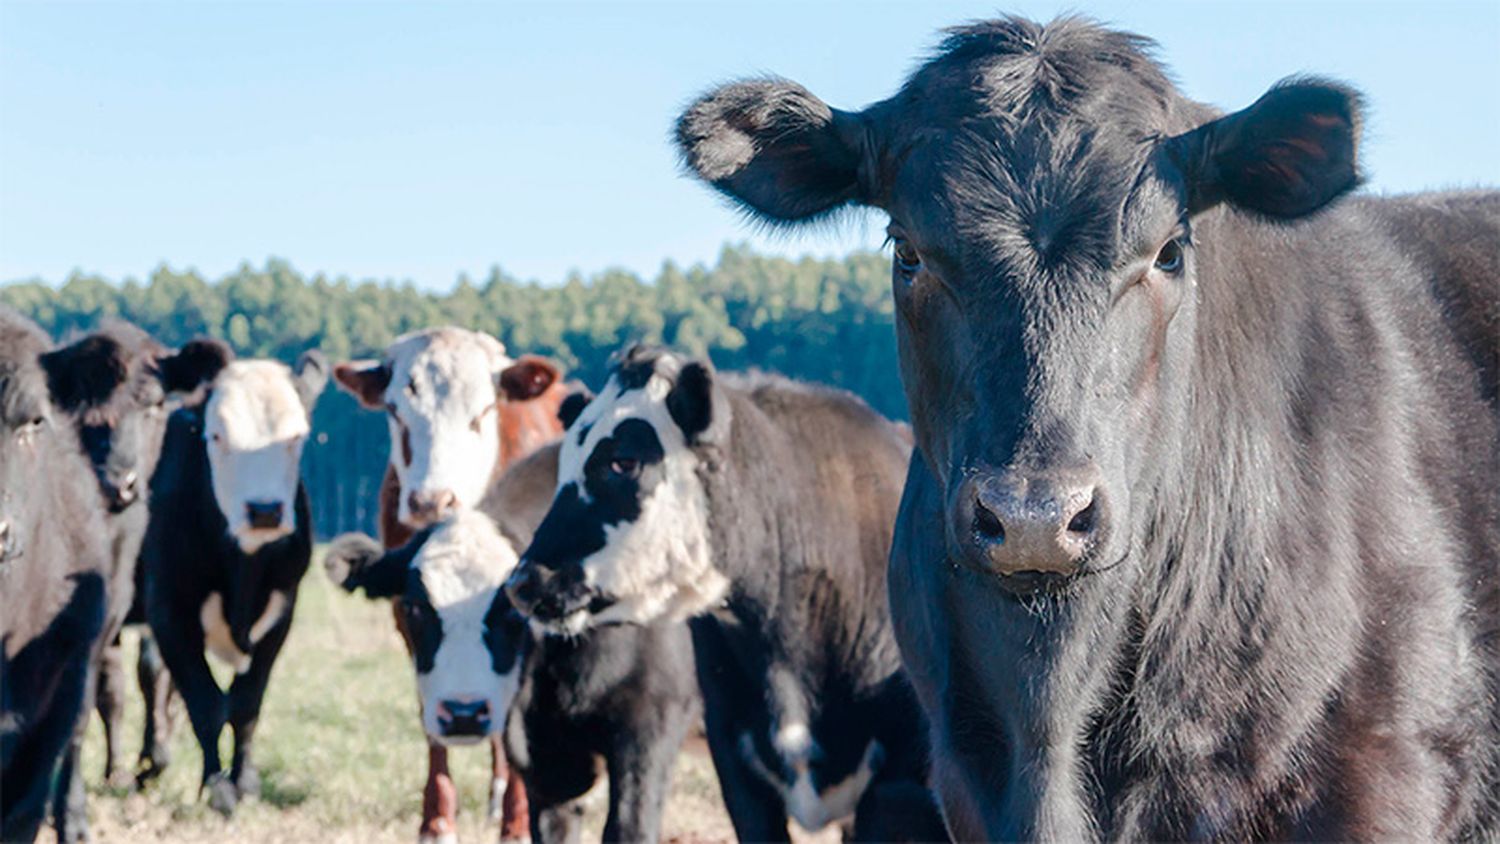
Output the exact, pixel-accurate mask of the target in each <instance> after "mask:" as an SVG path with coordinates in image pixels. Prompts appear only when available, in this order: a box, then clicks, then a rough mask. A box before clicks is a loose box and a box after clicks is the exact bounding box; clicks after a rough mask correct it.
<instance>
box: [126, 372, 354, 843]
mask: <svg viewBox="0 0 1500 844" xmlns="http://www.w3.org/2000/svg"><path fill="white" fill-rule="evenodd" d="M221 364H222V361H219V362H215V361H213V360H206V361H205V362H204V367H205V370H206V371H204V372H202V373H201V375H202V376H203V377H204V378H205V379H206V380H212V388H211V389H210V390H209V391H208V393H207V395H206V396H205V397H203V398H202V399H201V400H200V401H197V402H194V403H191V404H188V405H185V406H184V407H182V408H180V409H179V410H177V411H175V412H173V413H172V415H171V417H170V418H169V419H168V421H167V433H166V437H165V440H164V443H163V446H162V456H161V462H160V464H159V466H158V467H157V470H156V474H155V475H154V476H153V478H152V480H151V501H150V503H151V519H150V523H149V525H148V526H147V529H146V538H145V542H144V544H143V546H142V548H141V565H142V566H144V567H145V571H146V576H145V608H146V617H147V620H148V622H149V623H150V625H151V631H152V633H153V635H154V636H155V638H156V641H157V643H158V646H159V647H160V649H161V656H162V658H163V661H164V662H165V664H166V667H167V670H168V671H170V672H171V675H172V681H173V683H175V684H176V686H177V689H178V690H179V692H180V693H181V694H182V699H183V702H184V703H185V704H186V706H187V711H188V718H189V720H190V721H191V723H192V727H193V733H194V735H195V736H196V738H197V740H198V745H199V748H200V749H201V750H202V751H203V778H202V783H203V787H204V788H205V789H206V790H208V792H209V802H210V805H211V806H213V807H214V808H215V809H217V810H219V811H221V812H223V813H225V814H228V813H230V812H232V811H233V809H234V807H235V805H236V804H237V803H238V801H239V800H240V799H241V798H243V797H245V796H246V795H252V794H255V793H257V792H258V790H259V787H260V779H259V774H258V772H257V771H256V769H255V766H254V764H253V762H252V760H251V751H252V745H253V740H254V736H255V728H256V722H257V720H258V718H259V715H260V706H261V701H262V698H263V697H264V695H265V691H266V684H267V681H268V680H269V678H270V672H271V666H272V664H273V663H274V662H275V660H276V657H277V655H278V654H279V653H280V651H281V647H282V645H283V644H284V643H285V642H286V637H287V633H288V632H289V631H290V630H291V620H292V615H293V612H294V609H295V607H296V601H297V590H298V586H299V585H300V583H301V579H302V575H303V573H304V572H305V571H306V570H307V565H308V561H309V559H310V558H311V555H312V530H313V526H312V514H311V512H310V510H309V507H308V500H307V491H306V490H305V489H304V488H303V487H302V484H301V483H300V481H298V480H297V479H296V477H295V472H296V468H295V467H296V462H297V459H298V457H299V456H300V454H301V443H302V441H303V438H304V437H305V431H306V422H307V418H308V415H309V414H311V412H312V405H313V402H314V401H315V400H316V398H317V396H318V394H319V393H320V392H321V390H322V388H323V385H324V384H325V383H326V381H327V375H326V373H327V364H326V362H325V361H324V359H323V357H322V356H321V355H320V354H318V353H317V352H308V353H305V354H304V355H303V356H302V358H301V359H300V360H299V362H298V365H297V367H296V370H295V371H288V370H287V368H286V367H285V366H282V365H280V364H274V363H270V362H267V361H239V362H235V363H231V364H229V365H227V366H223V367H222V369H218V371H217V372H214V371H213V370H215V369H216V368H217V367H218V366H220V365H221ZM295 428H300V430H301V431H303V433H302V434H299V435H295V436H291V437H290V438H287V433H286V432H288V431H289V430H292V429H295ZM252 436H253V437H265V436H270V437H274V438H276V439H272V440H270V441H269V442H261V441H259V440H256V441H255V442H254V443H253V448H252V446H251V445H249V444H248V443H250V438H251V437H252ZM211 449H219V450H220V456H218V457H217V458H216V457H215V456H214V455H213V454H211ZM241 449H249V450H250V453H253V454H255V455H256V457H257V459H255V460H250V461H247V460H245V459H244V458H243V454H242V453H241V451H240V450H241ZM216 460H217V462H215V461H216ZM271 461H278V462H281V463H284V464H285V465H286V466H289V467H291V469H290V471H291V473H292V477H291V478H290V482H288V479H287V477H285V474H286V473H285V471H281V470H278V471H276V472H272V473H269V474H270V475H272V476H273V478H272V482H267V481H266V480H265V479H263V478H257V477H255V476H254V475H253V474H250V473H253V472H255V471H259V470H260V469H261V468H262V467H263V465H264V464H265V463H267V462H271ZM222 466H228V467H231V468H232V469H234V470H235V471H236V476H235V477H234V478H231V479H228V480H227V481H226V479H225V478H222V477H216V476H215V475H216V471H219V468H218V467H222ZM247 474H248V475H249V476H248V477H247ZM226 483H228V484H229V487H228V488H226ZM283 484H284V485H285V492H284V493H280V494H285V495H286V497H287V499H290V500H289V501H288V500H260V499H257V498H254V497H250V498H244V497H243V496H242V495H241V493H242V492H243V490H245V489H249V490H252V491H253V492H255V493H259V492H263V491H265V490H268V489H277V490H279V489H280V488H281V485H283ZM225 502H231V503H233V504H234V505H235V506H241V507H243V508H244V509H245V510H247V511H248V516H246V515H245V514H243V513H235V514H234V518H235V520H236V521H237V522H238V523H239V528H238V529H231V526H230V525H231V521H230V519H229V518H227V517H226V513H225V512H224V509H223V508H224V506H225ZM209 652H212V653H213V654H214V655H215V656H216V657H217V658H219V659H220V660H222V661H224V662H225V663H227V664H229V665H230V666H231V667H232V668H233V669H234V670H235V676H234V680H233V681H232V682H231V684H230V687H229V690H228V692H227V693H226V692H225V691H223V690H222V689H220V687H219V685H218V683H217V682H216V681H215V679H214V677H213V674H212V673H211V672H210V670H209V666H208V662H207V656H208V653H209ZM226 721H227V723H228V724H229V726H230V728H231V729H232V730H233V732H234V753H233V758H232V762H231V766H230V771H229V774H228V776H226V775H225V774H224V773H223V771H222V768H221V763H220V758H219V752H218V746H219V734H220V732H222V730H223V728H224V725H225V723H226Z"/></svg>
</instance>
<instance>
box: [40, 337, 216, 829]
mask: <svg viewBox="0 0 1500 844" xmlns="http://www.w3.org/2000/svg"><path fill="white" fill-rule="evenodd" d="M205 349H206V350H213V351H215V352H217V353H218V356H219V357H221V358H222V359H225V360H227V359H228V358H229V357H231V354H230V352H229V350H228V347H227V346H224V345H223V344H222V343H220V342H218V341H215V340H195V341H193V342H192V343H190V344H189V345H188V346H186V347H184V349H183V351H182V352H180V353H177V352H169V351H168V350H167V349H166V348H165V347H163V346H162V345H161V344H160V343H157V342H156V341H155V340H153V339H152V338H151V336H150V335H148V334H147V333H146V332H144V331H142V330H140V329H139V328H137V327H135V326H134V325H131V324H129V323H126V322H120V321H118V320H108V321H105V322H104V323H103V324H101V325H100V327H99V328H98V329H97V330H96V331H94V332H92V333H90V334H88V335H85V336H83V337H81V338H79V339H77V340H75V341H73V342H71V343H68V344H67V345H64V346H62V347H60V348H57V349H54V350H52V351H50V352H47V353H46V354H44V355H42V356H41V364H42V368H43V369H45V370H46V372H47V383H48V387H49V389H50V392H51V394H52V398H53V402H54V403H55V404H56V405H57V406H58V408H59V409H60V410H61V411H62V412H63V414H64V415H65V418H66V419H67V421H68V422H69V423H70V424H71V425H72V426H73V428H74V430H75V432H76V433H77V436H78V441H79V444H80V445H81V446H82V447H83V453H84V455H85V456H86V457H87V458H88V460H89V464H90V466H91V467H92V468H93V471H94V476H95V478H96V479H97V480H98V484H99V492H100V495H101V496H102V497H103V500H104V506H105V508H106V510H107V512H108V515H107V516H106V519H105V524H106V528H107V530H108V532H109V535H108V542H109V548H110V555H111V568H110V574H109V584H108V595H109V606H108V608H107V611H106V613H105V619H104V631H103V634H102V635H101V636H100V638H99V654H98V655H97V656H96V657H95V672H96V673H95V676H94V677H93V678H91V683H90V686H91V688H92V690H93V694H94V698H95V700H94V701H93V703H94V704H95V705H96V706H97V708H98V710H99V715H100V718H101V719H102V721H103V722H104V735H105V754H104V773H105V777H106V779H114V778H115V777H116V775H117V773H118V772H117V771H116V763H117V759H118V755H119V747H118V740H119V727H120V723H119V719H120V716H121V715H122V713H123V704H124V698H123V695H124V687H125V672H124V666H123V665H122V663H121V655H120V640H119V635H120V628H121V626H122V625H123V624H124V622H125V619H126V616H127V615H128V614H129V613H130V611H131V609H132V607H133V606H134V604H135V603H136V594H135V593H136V589H135V587H136V580H137V566H136V559H137V557H138V556H139V554H140V548H141V540H142V539H143V538H144V537H145V534H146V517H147V507H146V503H145V500H144V499H145V498H146V485H147V483H148V482H149V480H150V478H151V475H152V473H153V472H154V471H155V470H156V462H157V460H158V458H159V457H160V456H161V443H162V436H163V435H164V434H165V432H166V421H167V412H168V407H167V399H168V394H169V390H171V391H191V390H194V389H196V388H197V387H198V382H194V381H192V380H190V379H183V380H179V381H173V380H169V379H168V378H167V373H170V372H181V371H183V370H184V369H185V367H184V361H186V360H188V359H190V358H191V357H192V356H194V355H197V354H200V353H201V350H205ZM149 649H150V646H147V648H146V649H145V651H146V652H149ZM142 665H143V667H144V668H145V669H147V670H146V671H143V672H142V673H141V676H142V677H143V679H144V682H143V686H142V691H143V692H144V693H145V695H146V701H147V703H148V705H149V704H151V703H154V702H156V701H161V702H162V703H163V704H165V695H163V694H161V693H160V692H159V691H157V687H158V686H160V685H161V684H163V683H165V682H168V681H167V680H166V678H165V676H164V675H163V676H160V677H157V676H153V675H151V674H150V673H148V672H149V668H150V662H149V660H143V662H142ZM147 719H148V724H150V725H152V726H153V727H156V726H158V725H160V724H161V723H162V721H163V720H164V713H162V712H160V711H155V710H152V709H150V708H148V714H147ZM88 720H89V718H88V712H87V707H86V709H85V712H84V714H83V717H81V718H80V719H79V724H78V731H77V733H76V735H75V736H74V739H73V741H72V743H71V744H70V746H69V748H68V753H67V755H66V756H65V758H64V759H63V763H62V767H61V769H60V772H59V779H60V781H61V782H62V783H64V784H65V785H64V786H63V787H61V788H59V789H58V790H57V795H56V797H57V799H56V803H55V805H54V806H53V815H54V818H55V819H56V824H57V835H58V839H59V840H60V841H66V842H71V841H80V840H84V839H86V838H87V837H88V830H87V823H88V818H87V814H86V807H85V799H86V797H85V791H84V784H83V775H82V771H81V770H79V768H78V754H79V751H80V750H81V748H82V744H83V734H84V730H85V728H86V727H87V725H88ZM150 732H153V733H154V732H156V730H154V729H153V730H151V731H150ZM163 748H164V744H163V743H162V742H158V741H148V742H147V744H146V745H145V746H144V747H143V748H142V754H141V755H142V761H143V763H144V764H145V765H146V766H147V770H151V769H156V768H159V767H160V766H162V765H164V764H165V756H164V753H163ZM153 752H154V753H155V756H153V755H152V754H153Z"/></svg>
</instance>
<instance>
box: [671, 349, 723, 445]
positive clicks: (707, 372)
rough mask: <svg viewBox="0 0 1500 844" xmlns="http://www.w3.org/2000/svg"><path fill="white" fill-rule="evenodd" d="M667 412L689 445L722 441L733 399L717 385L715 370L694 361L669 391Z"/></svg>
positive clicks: (685, 367)
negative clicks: (727, 397) (726, 397)
mask: <svg viewBox="0 0 1500 844" xmlns="http://www.w3.org/2000/svg"><path fill="white" fill-rule="evenodd" d="M666 404H667V413H668V414H670V415H671V417H672V421H673V422H676V423H677V427H678V428H681V429H682V436H683V438H684V439H686V440H687V441H688V445H702V444H710V445H712V444H718V443H719V442H721V441H722V440H723V436H724V433H725V432H726V431H727V430H728V428H729V403H728V402H726V401H725V400H724V396H723V393H722V391H720V390H719V389H717V388H716V387H715V385H714V374H713V370H712V369H710V368H709V367H708V366H706V365H704V364H702V363H698V362H697V361H693V362H690V363H687V364H684V365H683V367H682V370H681V371H680V372H678V373H677V382H676V383H675V384H673V385H672V390H671V392H669V393H667V401H666Z"/></svg>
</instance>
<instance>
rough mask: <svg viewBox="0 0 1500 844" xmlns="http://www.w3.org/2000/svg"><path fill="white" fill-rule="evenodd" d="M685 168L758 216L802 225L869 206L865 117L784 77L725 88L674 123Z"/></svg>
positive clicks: (870, 186) (870, 187)
mask: <svg viewBox="0 0 1500 844" xmlns="http://www.w3.org/2000/svg"><path fill="white" fill-rule="evenodd" d="M676 140H677V149H678V153H679V154H680V155H681V157H682V162H683V164H684V166H685V167H686V168H687V169H688V170H689V171H690V172H691V173H693V174H694V175H696V176H697V177H698V178H700V179H702V180H703V181H705V182H708V183H709V184H710V185H713V186H714V187H715V188H717V189H718V190H719V191H721V192H723V193H724V194H726V195H727V196H729V197H730V198H732V199H734V200H735V201H736V202H738V203H740V205H742V206H743V207H745V208H746V209H748V210H750V211H752V212H754V213H755V214H756V215H758V216H759V217H760V218H761V219H764V220H766V221H769V222H772V223H797V222H802V221H805V220H811V219H815V218H817V217H820V216H823V215H825V214H829V213H832V212H834V211H837V210H839V209H841V208H843V207H844V206H846V205H849V204H851V203H866V204H868V203H871V202H873V201H874V199H873V198H874V196H875V195H876V191H875V189H874V186H873V184H871V182H872V179H873V176H872V174H871V172H870V171H871V170H872V169H873V168H872V167H870V166H868V165H867V164H866V162H867V160H869V159H870V158H872V157H873V156H872V154H871V151H870V147H871V143H870V141H869V133H868V131H867V129H866V125H865V122H864V120H863V119H862V117H861V115H859V114H855V113H850V112H844V111H839V110H837V109H834V108H830V107H829V106H828V104H827V103H825V102H823V101H822V100H820V99H818V98H817V97H815V96H813V95H812V94H811V93H810V92H809V91H808V90H807V89H806V88H803V87H802V86H801V85H798V84H796V83H795V82H789V81H787V80H784V79H757V80H747V81H742V82H734V83H731V84H729V85H724V86H722V87H720V88H718V89H716V90H714V91H712V92H710V93H708V94H707V95H705V96H703V97H702V98H700V99H699V100H698V101H697V102H695V103H693V104H692V105H691V106H689V107H688V109H687V110H686V111H685V112H683V114H682V116H681V117H680V118H678V120H677V130H676Z"/></svg>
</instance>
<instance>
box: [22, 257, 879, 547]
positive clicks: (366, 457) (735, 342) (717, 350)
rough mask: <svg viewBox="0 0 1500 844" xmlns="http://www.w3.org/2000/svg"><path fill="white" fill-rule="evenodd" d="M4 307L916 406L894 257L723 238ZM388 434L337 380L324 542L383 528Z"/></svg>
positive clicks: (42, 297)
mask: <svg viewBox="0 0 1500 844" xmlns="http://www.w3.org/2000/svg"><path fill="white" fill-rule="evenodd" d="M0 304H5V305H9V306H11V307H13V308H15V309H17V310H19V311H20V312H21V313H23V314H26V315H27V316H29V317H31V318H32V319H34V320H36V321H37V322H38V323H39V324H40V325H41V326H42V327H43V328H45V329H47V330H48V331H50V332H51V333H52V336H53V337H55V338H57V339H59V340H65V339H67V338H68V337H70V336H71V335H74V334H76V333H78V332H82V331H87V330H89V329H90V328H92V327H93V326H94V325H96V324H97V323H98V322H99V320H100V319H103V318H106V317H118V318H121V319H126V320H129V321H131V322H133V323H135V324H137V325H139V326H141V327H142V328H144V329H145V330H147V331H149V332H151V333H152V334H153V335H155V336H156V337H157V338H158V339H160V340H161V341H162V342H164V343H166V344H168V345H179V344H181V343H183V342H184V341H186V340H188V339H190V338H192V337H195V336H200V335H211V336H214V337H219V338H222V339H224V340H226V341H227V342H229V343H230V345H232V346H233V347H234V349H235V351H236V352H237V353H238V354H239V355H240V356H242V357H270V358H277V359H279V360H283V361H287V362H290V361H292V360H294V359H295V358H296V356H297V355H298V354H300V353H301V352H302V351H303V350H305V349H310V348H319V349H321V350H322V351H323V352H324V354H326V355H327V356H328V357H329V359H330V360H332V361H340V360H347V359H350V358H358V357H371V356H375V355H378V354H379V353H380V351H381V350H382V349H383V348H384V347H385V346H386V345H387V344H388V343H389V342H390V341H391V340H392V339H394V338H395V337H397V336H398V335H400V334H402V333H404V332H407V331H412V330H415V329H419V328H426V327H428V326H434V325H449V324H451V325H461V326H465V327H467V328H472V329H476V330H479V331H486V332H489V333H491V334H493V335H495V336H496V337H498V338H500V340H501V341H503V342H504V343H505V345H506V347H507V349H508V350H509V351H510V353H511V354H512V355H519V354H525V353H536V354H542V355H547V356H549V357H552V358H554V359H555V360H557V361H558V362H560V363H561V364H563V365H564V366H565V367H566V368H567V370H568V377H570V378H574V379H577V380H580V381H582V382H583V383H585V384H587V385H589V386H590V387H593V388H598V386H599V385H600V384H601V383H602V382H603V380H604V376H605V372H606V368H607V364H608V360H609V356H610V354H611V353H613V352H614V351H615V350H617V349H619V348H620V347H621V346H623V345H625V344H627V343H630V342H634V341H645V342H651V343H664V344H667V345H670V346H672V347H674V348H677V349H680V350H682V351H684V352H687V353H690V354H694V355H707V356H708V357H710V358H711V359H712V360H713V362H714V364H715V365H716V366H717V367H719V368H720V369H741V370H742V369H751V368H758V369H763V370H769V371H774V372H780V373H783V374H785V375H789V376H792V377H795V378H801V379H805V380H809V381H819V382H823V383H827V384H833V385H836V386H840V387H844V388H846V389H848V390H851V391H853V392H855V393H857V394H859V395H860V396H863V397H864V398H865V400H866V401H868V402H870V404H871V405H873V406H874V407H875V408H876V409H877V410H879V411H881V412H882V413H885V414H887V415H888V416H892V417H895V418H904V417H905V415H906V404H905V399H904V397H903V395H902V392H901V384H900V381H899V378H898V375H897V365H896V353H895V341H894V334H893V330H892V309H891V303H890V261H889V259H888V258H886V257H884V256H882V255H881V254H879V253H876V252H861V253H855V254H853V255H851V256H849V257H847V258H845V259H842V260H818V259H813V258H804V259H801V260H795V261H794V260H787V259H784V258H776V257H769V256H765V255H758V254H755V253H754V252H752V251H750V250H748V249H746V248H743V247H725V249H724V250H723V251H722V252H721V253H720V255H719V258H718V260H717V261H716V262H715V263H714V264H713V265H712V266H694V267H691V268H680V267H678V266H676V265H674V264H672V263H667V264H665V265H663V267H662V269H661V271H660V272H659V273H658V274H657V275H656V277H655V278H653V279H644V278H641V277H640V276H638V275H636V274H634V273H630V272H626V271H623V270H608V271H605V272H602V273H599V274H597V275H593V276H590V277H587V278H584V277H581V276H577V275H575V276H571V277H569V278H568V279H567V280H566V281H565V282H564V283H562V284H560V285H546V286H544V285H540V284H537V283H528V282H521V281H518V280H516V279H514V278H511V277H509V276H507V275H506V274H505V273H503V272H502V271H501V270H500V269H498V268H495V269H492V270H491V271H490V273H489V275H488V277H487V278H485V279H484V280H483V281H474V280H471V279H469V278H467V277H460V279H459V280H458V283H457V284H456V285H455V286H454V287H453V289H451V290H449V291H447V292H445V293H437V292H425V291H421V290H418V289H417V288H416V287H414V286H413V285H411V284H394V283H389V282H374V281H366V282H351V281H350V280H348V279H345V278H337V279H330V278H327V277H325V276H323V275H315V276H312V277H305V276H303V275H302V274H300V273H299V272H297V270H296V269H294V268H293V267H292V265H291V264H290V263H288V262H286V261H283V260H279V259H272V260H269V261H267V262H266V264H265V266H264V267H260V268H256V267H253V266H251V265H249V264H244V265H241V266H240V268H239V269H238V270H236V271H234V272H233V273H230V274H229V275H226V276H224V277H223V278H220V279H217V280H209V279H205V278H203V277H202V276H200V275H198V274H196V273H194V272H177V271H174V270H172V269H170V268H167V267H162V268H159V269H158V270H156V271H155V272H154V273H152V274H151V276H150V277H149V278H148V279H147V280H146V281H145V282H140V281H137V280H126V281H124V282H119V283H117V282H114V281H111V280H108V279H104V278H99V277H97V276H91V275H82V274H75V275H73V276H71V277H70V278H68V279H67V280H66V281H65V282H64V283H62V284H61V285H52V284H47V283H44V282H41V281H31V282H23V283H17V284H10V285H7V286H4V287H0ZM386 439H387V437H386V428H385V422H384V420H383V419H382V418H381V416H380V415H379V414H375V413H370V412H368V411H364V410H362V409H360V408H359V406H358V405H356V404H355V402H354V401H353V399H351V398H350V397H348V396H347V395H345V394H344V393H343V392H341V391H340V390H338V389H337V388H336V387H334V386H333V385H332V384H330V386H329V388H328V390H327V391H326V392H325V393H324V394H323V397H322V398H321V399H320V400H319V402H318V407H317V410H316V412H315V413H314V419H313V437H312V440H311V441H310V443H309V444H308V447H307V451H306V454H305V456H304V460H303V471H304V477H305V479H306V482H307V486H308V491H309V493H310V494H311V496H312V505H313V515H314V520H315V522H316V523H317V529H318V534H319V535H320V536H322V537H324V538H326V537H330V536H333V535H334V534H337V533H341V532H343V531H348V530H364V531H371V530H373V529H374V519H375V514H374V509H375V494H376V490H377V489H378V487H379V482H380V475H381V471H382V470H383V468H384V465H385V460H386V455H387V452H386V449H387V443H386Z"/></svg>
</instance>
